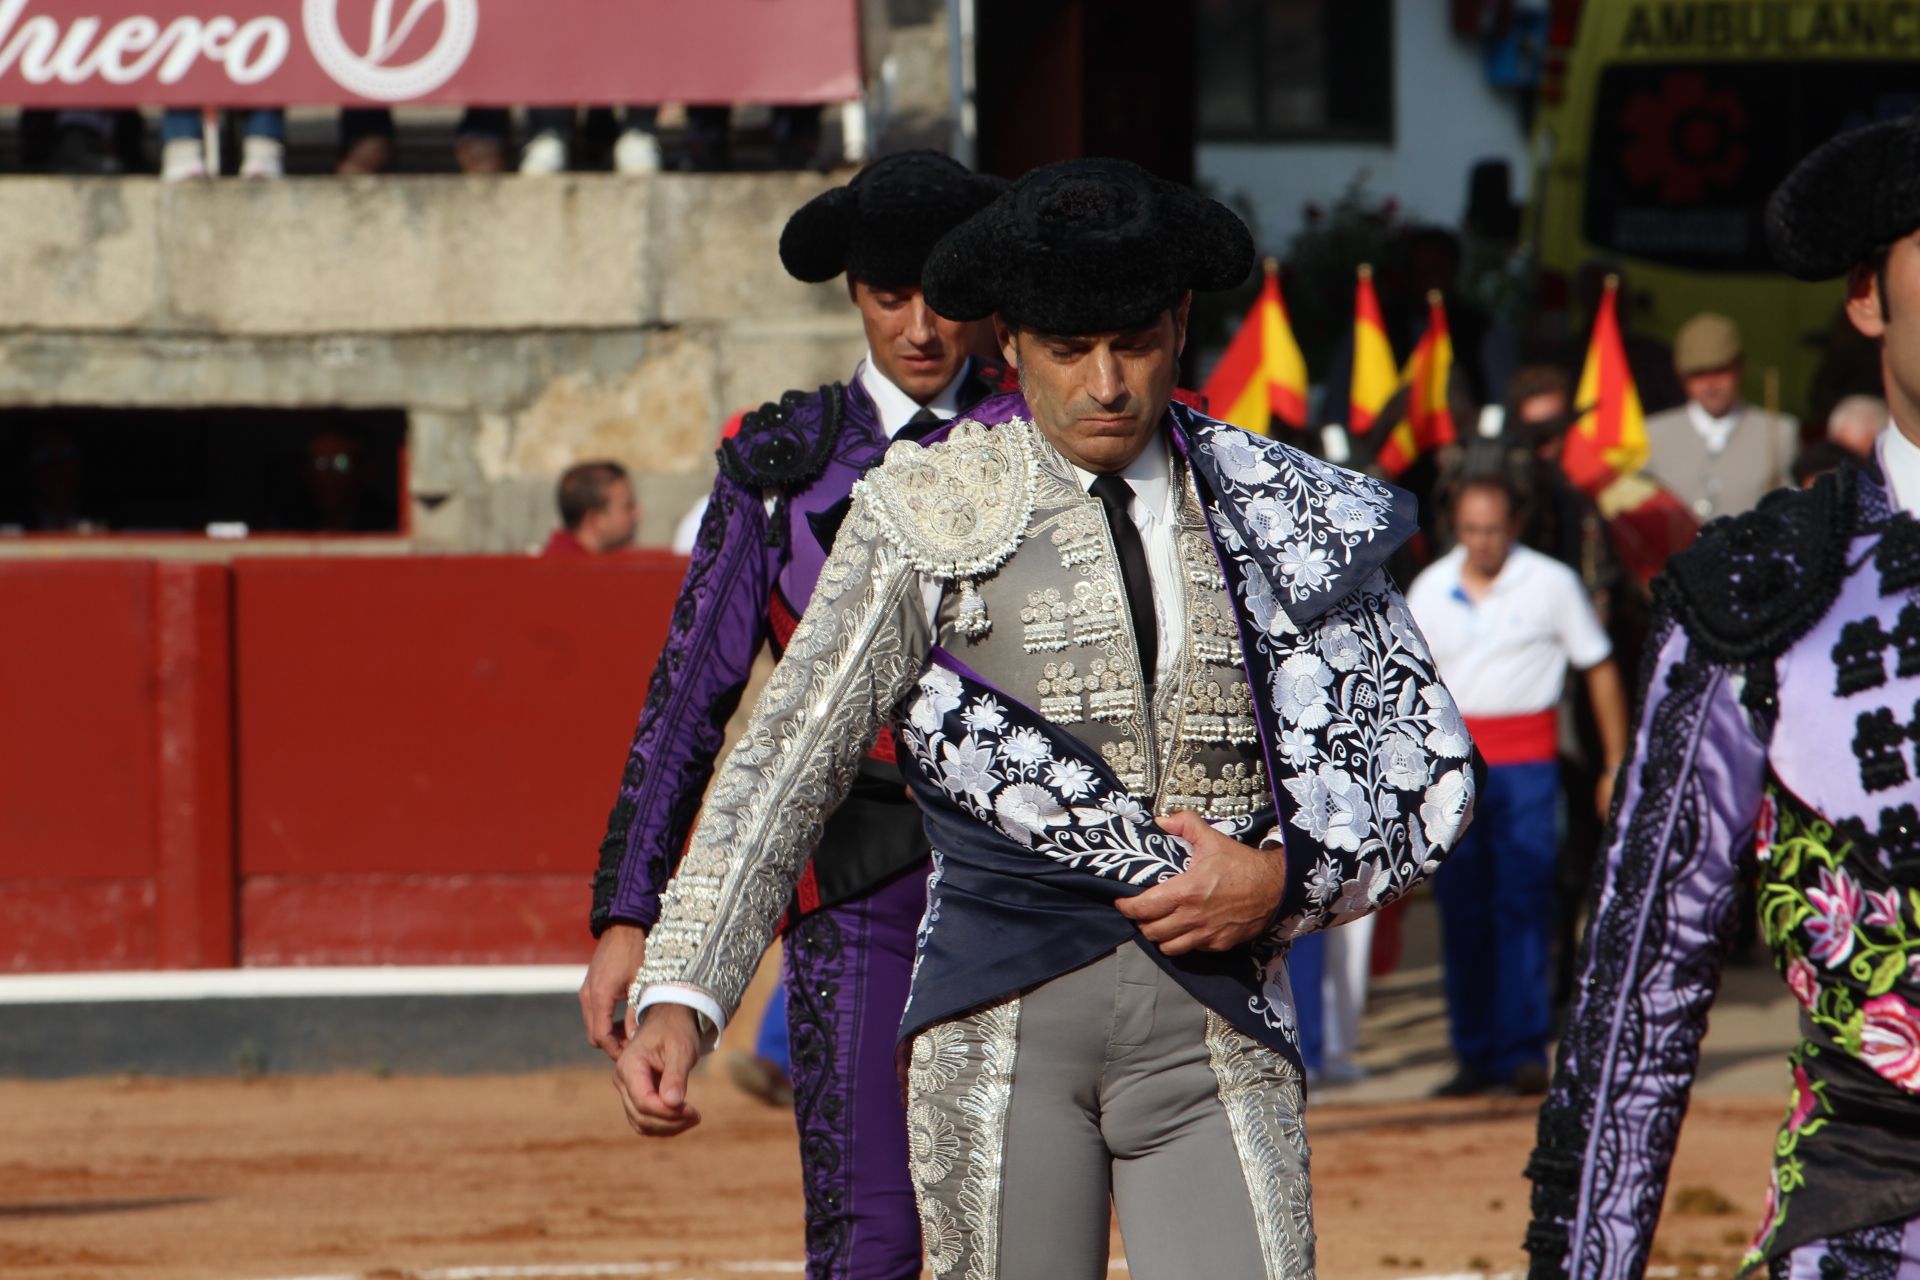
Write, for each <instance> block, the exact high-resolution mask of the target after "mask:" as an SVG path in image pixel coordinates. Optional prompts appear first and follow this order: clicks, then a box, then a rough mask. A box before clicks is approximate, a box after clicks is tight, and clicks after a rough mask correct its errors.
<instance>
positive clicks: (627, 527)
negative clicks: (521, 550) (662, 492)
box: [540, 459, 640, 556]
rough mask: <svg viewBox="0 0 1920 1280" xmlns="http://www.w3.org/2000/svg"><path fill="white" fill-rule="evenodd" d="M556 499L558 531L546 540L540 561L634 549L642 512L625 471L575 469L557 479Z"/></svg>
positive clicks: (605, 463)
mask: <svg viewBox="0 0 1920 1280" xmlns="http://www.w3.org/2000/svg"><path fill="white" fill-rule="evenodd" d="M557 497H558V500H559V505H560V524H561V527H560V528H558V529H555V530H554V531H553V536H552V537H551V538H548V539H547V545H546V546H545V547H544V548H543V549H542V550H541V552H540V554H541V555H543V556H597V555H605V554H606V553H608V552H610V551H624V550H626V549H627V548H628V547H630V546H632V545H633V537H634V534H635V533H636V532H638V530H639V524H640V508H639V504H637V503H636V502H635V501H634V499H633V483H632V481H630V480H628V479H627V469H626V468H625V467H623V466H621V465H620V464H619V463H617V462H612V461H609V460H606V459H597V460H595V461H592V462H578V463H575V464H574V465H573V466H571V467H568V468H567V469H566V471H565V472H564V473H562V475H561V476H560V487H559V491H558V494H557Z"/></svg>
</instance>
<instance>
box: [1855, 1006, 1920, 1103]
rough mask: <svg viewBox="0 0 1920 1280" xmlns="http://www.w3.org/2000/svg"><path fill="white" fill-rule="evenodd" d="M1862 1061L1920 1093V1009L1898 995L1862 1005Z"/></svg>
mask: <svg viewBox="0 0 1920 1280" xmlns="http://www.w3.org/2000/svg"><path fill="white" fill-rule="evenodd" d="M1860 1013H1861V1023H1860V1060H1861V1061H1862V1062H1864V1063H1866V1064H1867V1065H1868V1066H1870V1067H1872V1068H1873V1069H1874V1070H1875V1071H1878V1072H1879V1073H1880V1074H1881V1075H1882V1076H1884V1077H1886V1078H1887V1079H1888V1080H1891V1081H1893V1083H1895V1084H1897V1085H1899V1086H1900V1087H1901V1088H1902V1089H1905V1090H1907V1092H1909V1093H1920V1009H1915V1008H1914V1007H1913V1006H1912V1005H1910V1004H1908V1003H1907V1002H1906V1001H1905V1000H1902V999H1901V998H1900V997H1899V996H1896V995H1884V996H1878V997H1875V998H1874V999H1872V1000H1869V1001H1867V1002H1866V1004H1864V1005H1862V1006H1861V1009H1860Z"/></svg>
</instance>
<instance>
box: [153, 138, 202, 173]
mask: <svg viewBox="0 0 1920 1280" xmlns="http://www.w3.org/2000/svg"><path fill="white" fill-rule="evenodd" d="M206 176H207V157H206V153H205V152H203V151H201V150H200V139H198V138H173V139H170V140H168V142H167V144H166V145H165V146H163V147H161V148H160V181H162V182H190V181H192V180H193V179H195V178H204V177H206Z"/></svg>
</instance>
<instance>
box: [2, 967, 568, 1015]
mask: <svg viewBox="0 0 1920 1280" xmlns="http://www.w3.org/2000/svg"><path fill="white" fill-rule="evenodd" d="M586 972H587V970H586V966H584V965H573V964H502V965H487V964H474V965H366V966H347V965H342V966H314V967H311V968H283V969H173V970H150V971H142V972H129V973H21V974H8V975H6V976H0V1005H8V1004H103V1003H109V1002H119V1001H134V1002H142V1001H148V1000H260V999H285V998H288V997H301V996H305V997H313V996H469V995H561V994H568V995H570V994H572V993H573V992H575V991H578V990H579V989H580V980H581V979H582V978H583V977H585V976H586Z"/></svg>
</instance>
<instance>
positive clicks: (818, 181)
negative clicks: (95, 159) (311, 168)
mask: <svg viewBox="0 0 1920 1280" xmlns="http://www.w3.org/2000/svg"><path fill="white" fill-rule="evenodd" d="M835 181H836V179H835V178H832V177H825V176H822V175H818V174H804V173H802V174H790V173H768V174H728V175H718V176H686V175H679V174H663V175H653V176H647V177H627V176H621V175H616V174H591V173H587V174H568V175H564V176H555V177H550V178H540V179H522V178H518V177H514V176H504V177H497V178H496V177H486V178H477V177H476V178H464V177H448V176H425V177H382V178H367V179H339V178H332V177H326V178H288V179H285V180H282V181H278V182H212V183H181V184H172V185H164V186H163V185H161V184H160V183H159V182H158V181H157V180H155V179H150V178H124V179H93V178H78V179H76V178H33V177H19V178H9V179H8V180H7V181H6V182H5V183H0V224H4V225H5V226H7V227H9V228H10V229H11V234H10V235H9V236H8V237H6V239H5V240H4V241H0V280H5V281H7V282H8V284H7V289H6V296H5V298H4V300H3V301H0V333H3V332H5V331H7V330H21V329H29V330H30V329H62V330H70V331H96V332H102V331H117V332H124V331H127V330H136V331H142V332H148V333H202V334H223V335H243V334H246V335H283V334H313V333H316V332H350V333H424V332H438V333H459V332H485V331H515V330H539V329H621V328H633V327H638V326H644V325H655V324H678V323H682V322H686V321H700V320H725V319H731V318H735V317H743V316H749V315H750V316H753V317H754V318H756V319H765V318H767V317H770V316H794V317H804V316H809V315H820V314H823V313H831V312H833V311H834V310H836V309H837V308H840V307H843V306H844V302H845V299H844V294H842V293H841V292H840V290H839V286H837V285H819V286H815V287H813V288H805V287H801V286H798V285H796V284H795V283H794V282H793V281H792V280H790V279H788V278H787V276H786V275H785V273H784V272H783V271H782V270H781V268H780V262H779V256H778V253H777V252H776V248H777V245H778V242H779V234H780V228H781V226H782V225H783V224H784V223H785V221H786V218H787V216H788V215H789V214H790V213H791V212H792V211H793V210H794V209H795V208H797V207H799V205H800V204H802V203H804V202H805V201H806V200H808V199H809V198H811V197H812V196H813V195H815V194H817V193H818V192H819V191H822V190H824V189H825V188H826V187H828V186H830V185H832V184H833V183H834V182H835Z"/></svg>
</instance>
